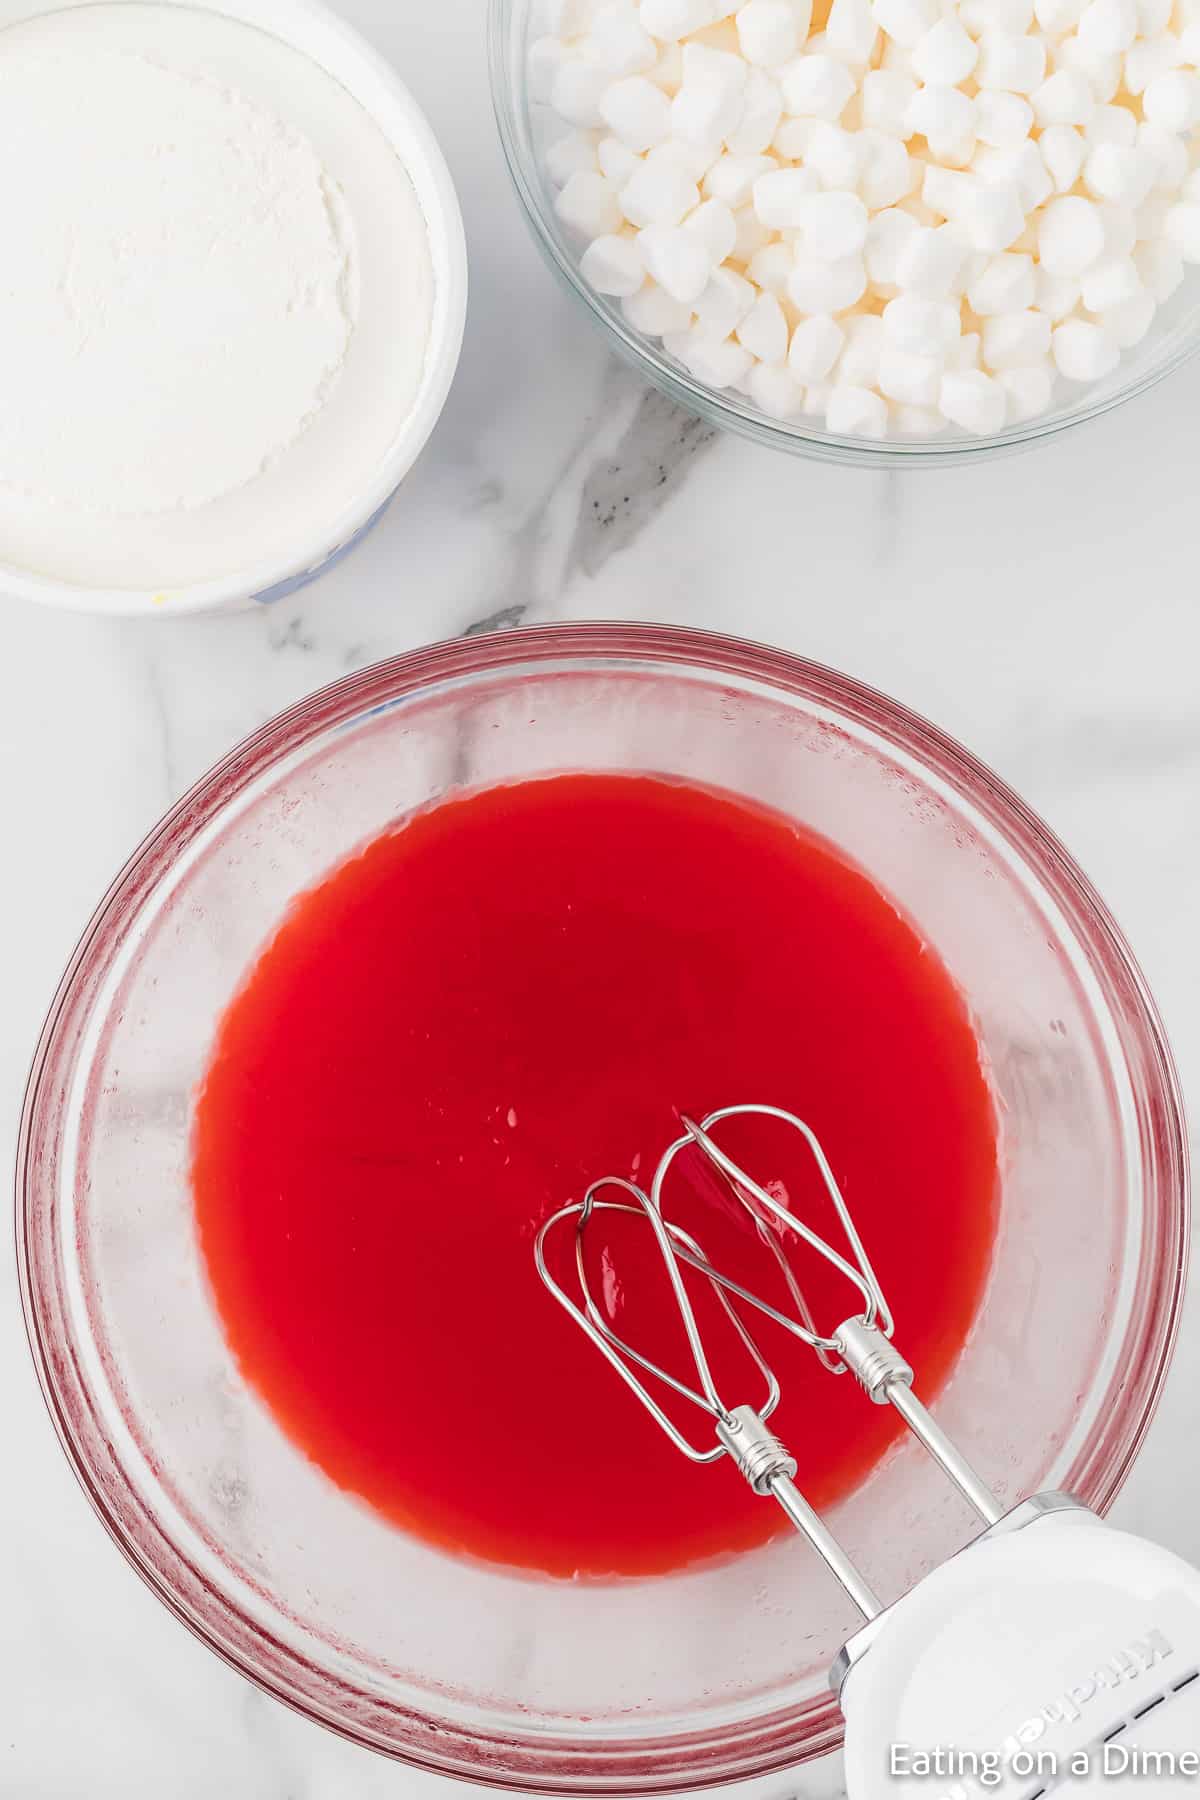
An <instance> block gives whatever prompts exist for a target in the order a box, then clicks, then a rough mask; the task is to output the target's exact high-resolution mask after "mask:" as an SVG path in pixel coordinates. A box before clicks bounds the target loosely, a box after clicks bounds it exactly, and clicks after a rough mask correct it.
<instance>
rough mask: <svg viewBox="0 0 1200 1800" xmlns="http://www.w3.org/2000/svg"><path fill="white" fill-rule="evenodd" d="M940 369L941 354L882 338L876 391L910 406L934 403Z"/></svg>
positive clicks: (939, 379)
mask: <svg viewBox="0 0 1200 1800" xmlns="http://www.w3.org/2000/svg"><path fill="white" fill-rule="evenodd" d="M943 372H944V365H943V361H942V358H941V357H940V356H919V355H917V354H916V353H915V352H913V351H911V350H901V349H899V348H898V347H897V346H896V345H895V344H890V343H887V342H886V341H885V343H884V345H883V349H882V351H881V352H880V356H879V391H880V393H881V394H886V395H887V397H888V399H889V400H899V401H905V402H907V403H908V404H909V405H911V406H935V405H936V404H937V397H938V388H939V387H940V385H941V380H942V374H943Z"/></svg>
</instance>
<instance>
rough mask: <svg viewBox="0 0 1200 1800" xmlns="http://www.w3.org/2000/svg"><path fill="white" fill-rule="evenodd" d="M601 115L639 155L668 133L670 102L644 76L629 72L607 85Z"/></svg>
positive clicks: (615, 133)
mask: <svg viewBox="0 0 1200 1800" xmlns="http://www.w3.org/2000/svg"><path fill="white" fill-rule="evenodd" d="M600 116H601V118H602V119H603V120H604V123H605V124H606V125H607V126H608V128H609V130H610V131H611V132H612V133H613V134H614V136H616V137H618V138H620V140H621V142H622V143H623V144H626V145H628V147H629V149H630V150H634V151H636V152H638V153H639V154H640V153H641V152H642V151H645V150H653V148H654V146H655V144H661V143H663V142H664V141H665V140H666V139H667V138H668V137H669V136H670V135H671V102H670V101H669V100H668V99H667V96H666V95H665V94H664V93H663V91H662V89H661V88H657V87H655V85H654V83H653V82H652V81H647V80H646V78H645V76H644V75H630V76H628V77H627V78H626V79H625V80H624V81H614V82H613V84H612V86H611V87H608V88H606V89H605V90H604V93H603V94H602V96H601V98H600Z"/></svg>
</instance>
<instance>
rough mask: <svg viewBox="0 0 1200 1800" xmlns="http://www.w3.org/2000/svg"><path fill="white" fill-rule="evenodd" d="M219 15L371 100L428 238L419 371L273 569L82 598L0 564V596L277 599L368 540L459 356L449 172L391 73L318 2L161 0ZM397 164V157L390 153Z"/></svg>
mask: <svg viewBox="0 0 1200 1800" xmlns="http://www.w3.org/2000/svg"><path fill="white" fill-rule="evenodd" d="M90 3H91V0H20V13H21V17H20V18H19V19H13V20H10V21H5V22H4V23H5V24H18V23H21V22H22V21H23V20H24V19H29V18H36V17H40V16H41V15H43V14H46V13H53V12H62V11H64V10H65V11H73V10H74V9H75V8H77V7H83V6H87V5H88V4H90ZM165 3H166V4H168V5H180V6H185V7H187V8H188V9H189V10H196V9H197V8H199V10H201V11H203V12H211V13H216V14H218V15H220V16H221V17H223V18H227V19H230V20H232V21H234V22H236V23H240V24H245V25H248V26H250V27H251V28H252V29H257V30H259V31H262V32H264V33H265V34H267V35H268V36H274V37H276V38H278V39H279V40H280V42H282V43H284V44H286V45H287V46H288V48H290V49H292V50H296V51H298V52H299V53H300V54H301V55H303V56H306V57H308V58H309V60H310V61H312V62H315V63H316V64H317V66H318V67H319V68H322V69H324V70H325V72H326V73H327V74H329V75H330V77H331V79H333V80H335V81H338V82H339V85H344V84H343V83H341V82H340V79H339V77H338V76H337V75H334V74H333V73H332V71H330V70H329V69H328V68H327V67H326V64H325V61H324V59H323V57H322V55H321V53H320V50H319V48H318V47H317V46H319V44H320V43H321V42H322V40H324V41H325V42H329V43H333V44H335V45H336V46H337V50H338V54H339V56H341V57H344V58H346V59H347V60H348V61H349V62H350V63H352V64H353V65H354V66H355V67H356V68H357V69H358V71H360V72H361V74H362V76H363V79H364V82H365V83H366V84H367V85H369V86H370V87H372V88H374V89H375V90H376V92H377V93H378V94H379V95H380V96H381V97H382V99H383V101H384V103H385V105H386V108H387V110H388V111H389V112H390V113H391V114H392V123H393V126H395V127H398V128H399V130H400V131H401V132H402V134H403V139H404V145H405V150H406V152H408V153H411V155H406V156H405V157H404V158H403V159H402V160H403V162H404V166H405V168H406V170H407V173H408V175H409V178H410V179H411V181H412V183H413V185H414V187H415V188H416V191H417V198H418V202H419V204H420V206H421V211H422V214H423V215H424V219H425V225H426V229H427V231H428V234H429V243H430V252H431V256H432V261H433V272H434V300H433V312H432V317H431V321H430V336H429V343H428V346H427V349H426V357H425V368H424V371H423V374H422V377H421V383H420V387H419V389H418V392H417V396H416V399H415V401H414V403H413V406H412V408H411V409H410V411H409V413H408V414H407V416H406V417H405V418H404V420H403V421H402V422H401V424H400V427H399V429H398V430H397V432H396V435H395V437H394V439H393V441H392V443H391V445H390V447H389V449H388V451H387V454H386V455H385V457H384V458H383V460H382V461H381V463H380V464H379V467H378V469H377V470H376V472H375V474H374V476H373V477H372V479H371V481H370V482H369V483H368V485H367V486H366V487H365V488H364V490H363V491H362V493H361V494H360V495H359V496H358V498H357V499H355V500H353V501H351V502H350V503H349V504H347V505H346V506H344V507H343V508H342V509H341V511H340V512H339V513H338V514H337V516H336V517H335V518H333V519H332V520H329V521H327V522H326V523H325V524H324V525H322V526H321V527H320V528H319V529H307V530H306V531H305V533H304V535H303V536H302V537H300V538H298V540H297V542H296V545H295V547H294V548H293V549H291V550H289V551H288V553H287V555H286V556H285V557H282V558H274V559H268V560H265V561H262V562H259V563H256V564H249V565H247V566H246V567H245V568H243V569H240V570H237V571H235V572H233V573H231V574H227V575H221V576H215V577H211V578H209V579H207V580H204V581H197V582H190V583H188V584H186V585H185V586H183V587H179V588H172V587H171V586H169V585H167V586H165V587H157V588H154V587H119V586H118V587H111V586H99V587H90V586H85V585H83V584H81V583H76V582H71V581H63V580H59V579H58V578H56V577H55V576H52V575H45V574H41V573H38V572H37V571H33V570H29V569H25V568H22V567H20V566H19V565H17V564H13V563H7V562H4V561H2V560H0V592H3V593H7V594H10V595H12V596H13V597H14V598H15V599H19V600H31V601H34V602H36V603H38V604H40V605H43V606H52V607H56V608H58V609H60V610H65V611H69V612H78V613H89V614H95V615H98V616H102V617H128V616H130V615H139V616H142V617H146V618H183V617H187V616H190V615H192V614H195V613H201V612H212V611H219V610H227V609H230V608H233V607H240V606H244V605H246V604H248V603H253V602H255V601H259V602H264V603H265V602H268V601H270V600H273V599H278V598H282V597H283V594H285V593H287V592H290V591H291V590H292V589H293V588H294V587H297V586H300V585H302V584H303V583H304V582H305V581H307V580H309V579H311V578H312V577H313V576H315V575H318V574H320V573H321V571H322V570H323V569H324V568H325V567H326V566H327V565H329V564H330V563H331V562H332V561H333V560H334V559H335V558H337V557H338V556H339V554H340V553H342V552H344V551H347V550H349V549H350V548H351V547H352V546H353V545H354V544H355V543H356V542H357V541H358V539H359V538H360V537H361V536H362V535H363V534H364V533H365V532H366V531H367V530H369V529H370V527H371V526H372V525H373V524H374V523H375V521H376V520H377V519H378V518H379V516H380V515H381V514H382V513H383V512H384V511H385V510H386V508H387V506H388V504H389V503H390V501H391V500H392V499H393V498H394V497H395V495H396V493H397V491H398V490H399V487H400V484H401V483H402V482H403V480H404V478H405V476H406V475H407V474H408V472H409V470H410V469H411V468H412V466H413V464H414V463H415V462H416V460H417V458H418V457H419V455H420V454H421V451H422V450H423V449H424V448H425V445H426V443H427V442H428V440H429V438H430V436H431V434H432V432H433V429H434V427H435V426H436V424H437V422H438V419H439V418H440V417H441V414H442V410H443V408H444V407H445V404H446V400H447V398H448V397H449V394H450V389H451V386H452V384H453V381H454V377H455V374H456V372H457V369H458V364H459V360H460V357H461V354H462V344H463V337H464V333H465V330H466V319H467V289H468V268H467V240H466V230H465V227H464V225H463V217H462V209H461V206H460V204H459V199H458V193H457V190H456V188H455V185H454V180H453V177H452V176H451V173H450V168H449V165H448V163H447V162H446V158H445V155H444V154H443V151H442V148H441V145H440V144H439V142H438V140H437V137H436V135H435V134H434V130H433V127H432V125H431V124H430V123H429V120H428V118H427V117H426V115H425V113H424V111H423V110H422V108H421V107H420V105H419V104H418V102H417V100H416V99H415V97H414V96H413V94H412V92H411V90H410V89H409V87H408V86H407V84H406V83H405V82H404V81H403V80H402V79H401V77H400V75H399V73H398V71H397V70H396V68H395V67H394V66H393V64H392V63H391V62H390V61H389V60H388V59H387V57H386V56H384V55H383V54H382V52H381V51H378V50H376V49H375V47H374V45H373V44H371V43H369V42H368V40H367V39H366V38H365V37H363V35H362V34H361V33H360V32H359V31H357V30H355V28H354V27H353V26H351V25H349V24H347V23H346V21H345V19H343V18H342V16H341V15H340V14H339V13H337V12H335V11H334V9H333V7H332V6H330V5H327V4H326V3H325V0H165ZM352 98H354V99H355V100H356V103H357V104H358V105H359V106H361V107H362V108H363V111H364V112H366V113H367V114H368V116H369V117H370V118H371V119H372V120H373V121H374V122H375V124H377V125H378V126H379V128H380V129H381V130H383V131H384V134H385V136H386V137H387V139H388V141H389V143H392V142H393V141H394V136H395V132H394V130H393V129H389V127H388V124H387V122H386V120H385V119H384V118H383V117H382V116H381V113H382V110H383V109H382V108H376V107H369V106H367V105H366V103H365V102H364V101H362V100H361V99H358V97H357V96H356V95H355V96H352ZM397 153H398V154H399V152H397Z"/></svg>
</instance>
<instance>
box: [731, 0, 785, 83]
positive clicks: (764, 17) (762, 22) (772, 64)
mask: <svg viewBox="0 0 1200 1800" xmlns="http://www.w3.org/2000/svg"><path fill="white" fill-rule="evenodd" d="M737 34H738V43H739V44H740V45H741V47H742V55H743V56H744V57H745V58H746V61H747V62H752V63H758V64H760V65H761V66H762V67H763V68H764V69H776V68H778V67H779V65H780V63H785V62H787V61H788V60H789V59H790V58H791V57H793V56H795V54H796V52H797V51H798V50H799V48H800V29H799V25H798V23H797V19H796V9H795V8H794V7H793V6H792V5H791V4H790V0H749V3H748V4H747V5H746V6H743V7H742V9H741V11H740V12H739V13H738V15H737Z"/></svg>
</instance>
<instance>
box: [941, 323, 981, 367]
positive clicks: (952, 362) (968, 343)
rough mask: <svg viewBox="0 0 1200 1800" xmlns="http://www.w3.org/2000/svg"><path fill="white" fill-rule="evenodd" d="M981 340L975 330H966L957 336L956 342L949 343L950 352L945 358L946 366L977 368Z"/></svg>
mask: <svg viewBox="0 0 1200 1800" xmlns="http://www.w3.org/2000/svg"><path fill="white" fill-rule="evenodd" d="M982 342H983V340H982V339H981V338H980V335H979V333H978V332H977V331H968V332H967V333H966V334H965V335H964V336H963V337H960V338H959V340H958V342H957V344H951V346H950V353H949V355H948V356H947V358H946V367H947V368H948V369H977V368H978V367H979V352H980V347H981V345H982Z"/></svg>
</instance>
